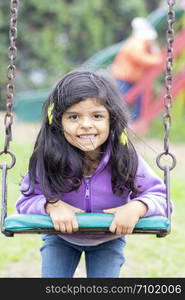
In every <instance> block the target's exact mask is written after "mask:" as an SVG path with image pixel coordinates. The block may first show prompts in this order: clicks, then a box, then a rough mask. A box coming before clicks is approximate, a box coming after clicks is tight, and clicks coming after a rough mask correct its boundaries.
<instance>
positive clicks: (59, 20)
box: [0, 0, 157, 107]
mask: <svg viewBox="0 0 185 300" xmlns="http://www.w3.org/2000/svg"><path fill="white" fill-rule="evenodd" d="M8 2H9V1H4V2H3V3H1V4H0V5H1V12H0V34H1V44H0V53H1V71H0V78H1V79H0V99H1V100H4V96H3V91H5V85H6V66H7V64H8V59H7V48H8V44H9V41H8V23H9V21H8V12H9V8H8V6H9V3H8ZM147 2H148V1H142V0H130V1H123V0H115V1H112V0H91V1H86V0H78V1H74V0H54V1H50V0H45V1H38V0H29V1H24V0H22V1H21V2H20V9H19V19H18V40H17V47H18V57H17V60H16V67H17V77H16V85H17V91H20V90H27V89H33V88H34V89H35V88H45V87H49V86H51V85H52V84H53V83H54V82H55V81H56V80H58V79H59V77H60V76H61V75H63V74H64V73H65V72H67V71H69V70H71V69H72V68H75V67H78V66H79V65H80V64H82V63H83V62H84V61H85V60H86V59H87V58H89V57H90V56H91V55H93V54H94V53H96V52H97V51H99V50H100V49H103V48H105V47H108V46H110V45H111V44H113V43H116V42H118V41H121V40H122V39H124V38H125V37H127V36H128V35H129V33H130V30H131V29H130V22H131V20H132V19H133V18H134V17H135V16H136V15H137V16H146V15H147V14H148V11H147V9H149V8H148V6H147V5H146V3H147ZM156 2H157V1H155V3H156ZM150 9H151V7H150ZM1 107H2V106H1Z"/></svg>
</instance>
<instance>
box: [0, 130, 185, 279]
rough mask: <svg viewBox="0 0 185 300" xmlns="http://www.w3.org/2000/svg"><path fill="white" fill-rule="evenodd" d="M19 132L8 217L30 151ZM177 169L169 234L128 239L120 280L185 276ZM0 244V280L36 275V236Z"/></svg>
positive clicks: (184, 193)
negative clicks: (160, 236)
mask: <svg viewBox="0 0 185 300" xmlns="http://www.w3.org/2000/svg"><path fill="white" fill-rule="evenodd" d="M23 130H24V132H25V133H24V135H25V136H24V138H23V137H22V136H21V134H20V133H16V137H15V138H14V142H13V143H12V145H11V149H12V151H13V152H15V153H16V157H17V162H16V165H15V167H14V168H13V169H11V170H10V171H9V172H8V173H9V174H8V214H12V213H15V212H16V211H15V202H16V200H17V198H18V196H19V182H20V180H21V176H22V175H23V174H24V173H25V172H26V170H27V163H28V157H29V156H30V154H31V152H32V148H33V141H32V139H30V137H29V132H28V131H27V128H26V127H24V126H23ZM1 148H2V141H1ZM184 149H185V147H184ZM179 170H181V172H179V171H178V172H173V174H172V176H171V194H172V199H173V201H174V205H175V212H174V214H173V216H172V232H171V234H170V235H168V236H167V237H165V238H156V237H155V236H153V235H131V236H128V237H127V247H126V248H125V256H126V263H125V266H124V267H123V269H122V274H121V277H185V268H184V267H183V266H184V261H185V252H184V246H185V242H184V225H185V218H184V216H185V208H184V207H185V206H184V199H185V190H184V170H183V166H180V168H179ZM0 244H1V248H0V249H1V250H0V277H39V276H40V253H39V248H40V246H41V244H42V242H41V239H40V236H39V235H36V234H35V235H29V234H27V235H26V234H23V235H15V236H14V237H13V238H9V237H5V236H4V235H2V234H0ZM82 263H83V262H82ZM23 266H24V267H23Z"/></svg>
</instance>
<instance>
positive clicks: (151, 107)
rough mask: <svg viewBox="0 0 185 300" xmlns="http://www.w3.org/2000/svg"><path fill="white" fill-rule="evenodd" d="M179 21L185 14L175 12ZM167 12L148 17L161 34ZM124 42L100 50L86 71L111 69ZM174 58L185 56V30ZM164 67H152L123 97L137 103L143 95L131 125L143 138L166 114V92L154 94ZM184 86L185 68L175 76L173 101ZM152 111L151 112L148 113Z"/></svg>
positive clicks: (127, 100) (182, 32)
mask: <svg viewBox="0 0 185 300" xmlns="http://www.w3.org/2000/svg"><path fill="white" fill-rule="evenodd" d="M175 14H176V19H180V18H181V17H183V16H184V14H185V11H184V10H181V9H176V10H175ZM165 16H166V9H165V8H159V9H157V10H155V11H154V12H153V13H152V14H151V15H149V16H148V18H147V19H148V21H149V23H151V25H152V26H154V27H155V29H156V30H157V31H158V32H159V33H160V32H161V31H164V24H165ZM124 42H125V41H123V42H119V43H117V44H115V45H112V46H111V47H108V48H106V49H103V50H101V51H100V52H98V53H96V54H95V55H93V56H92V57H91V58H90V59H88V60H87V61H86V62H84V64H83V65H82V66H83V67H84V68H90V69H93V70H97V69H101V68H108V69H110V68H111V63H112V62H113V60H114V58H115V56H116V55H117V53H118V51H119V49H120V48H121V47H124ZM173 49H174V52H173V57H174V60H176V59H178V58H179V56H180V55H181V54H183V53H184V49H185V28H183V29H182V30H181V31H180V32H179V33H178V34H177V36H176V39H175V41H174V45H173ZM165 53H166V48H165V47H164V48H163V49H162V54H163V58H164V59H163V61H165ZM164 71H165V64H164V63H162V64H161V65H158V66H155V67H152V68H151V70H149V71H148V72H147V76H145V78H143V79H142V80H140V81H139V82H138V83H137V84H135V85H134V87H132V89H130V90H129V92H127V94H126V95H125V96H124V100H125V101H126V102H127V103H128V104H129V105H132V104H134V101H135V99H137V97H138V95H140V94H142V105H141V107H140V115H139V118H138V119H137V120H136V121H134V122H132V129H133V130H134V132H137V133H139V134H141V135H145V134H147V133H148V131H149V128H150V124H151V122H152V121H154V120H155V119H156V118H157V117H158V116H159V115H160V114H161V113H162V111H163V104H162V99H163V97H164V93H165V89H164V88H161V92H160V93H159V94H157V95H155V93H154V91H153V87H154V85H155V82H156V80H157V79H158V78H159V77H160V76H161V75H163V74H164ZM184 87H185V71H184V68H182V69H180V70H179V71H178V72H177V73H176V74H175V76H174V83H173V87H172V96H173V99H174V98H175V97H176V96H177V95H178V93H179V92H180V91H183V90H184ZM148 112H150V113H148Z"/></svg>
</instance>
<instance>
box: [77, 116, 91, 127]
mask: <svg viewBox="0 0 185 300" xmlns="http://www.w3.org/2000/svg"><path fill="white" fill-rule="evenodd" d="M80 126H81V127H82V128H91V127H92V126H93V125H92V120H91V119H90V118H89V117H83V118H81V120H80Z"/></svg>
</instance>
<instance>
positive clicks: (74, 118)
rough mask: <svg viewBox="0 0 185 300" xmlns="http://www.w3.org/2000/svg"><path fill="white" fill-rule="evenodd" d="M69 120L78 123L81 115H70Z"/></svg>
mask: <svg viewBox="0 0 185 300" xmlns="http://www.w3.org/2000/svg"><path fill="white" fill-rule="evenodd" d="M69 119H70V120H72V121H76V120H78V119H79V115H70V116H69Z"/></svg>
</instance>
